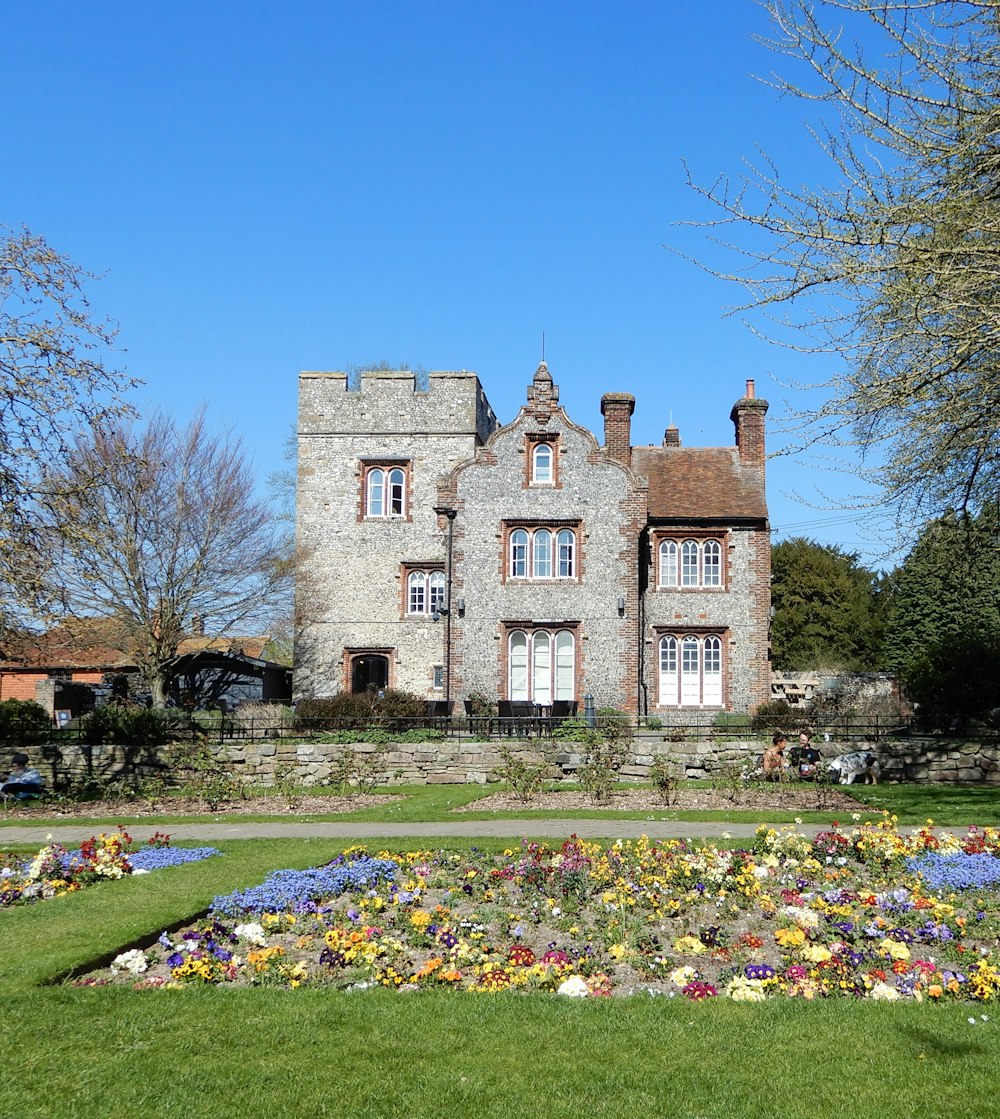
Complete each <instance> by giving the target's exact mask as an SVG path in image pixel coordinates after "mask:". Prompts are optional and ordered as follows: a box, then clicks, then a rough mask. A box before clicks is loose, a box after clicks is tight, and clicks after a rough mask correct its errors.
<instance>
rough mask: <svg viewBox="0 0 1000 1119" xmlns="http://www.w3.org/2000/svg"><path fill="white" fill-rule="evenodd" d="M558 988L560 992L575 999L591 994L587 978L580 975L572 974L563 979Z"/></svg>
mask: <svg viewBox="0 0 1000 1119" xmlns="http://www.w3.org/2000/svg"><path fill="white" fill-rule="evenodd" d="M557 990H558V994H560V995H569V997H570V998H574V999H582V998H586V997H587V995H589V994H590V991H589V990H588V989H587V982H586V980H585V979H583V978H582V976H579V975H571V976H570V977H569V979H565V980H563V982H562V983H560V984H559V987H558V989H557Z"/></svg>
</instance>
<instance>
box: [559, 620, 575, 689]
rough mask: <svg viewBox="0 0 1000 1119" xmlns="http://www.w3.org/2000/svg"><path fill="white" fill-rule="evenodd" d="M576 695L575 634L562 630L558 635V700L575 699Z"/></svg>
mask: <svg viewBox="0 0 1000 1119" xmlns="http://www.w3.org/2000/svg"><path fill="white" fill-rule="evenodd" d="M575 695H576V659H575V656H574V641H573V634H572V633H570V631H569V630H568V629H561V630H559V632H558V633H557V634H556V689H555V698H556V699H573V697H574V696H575Z"/></svg>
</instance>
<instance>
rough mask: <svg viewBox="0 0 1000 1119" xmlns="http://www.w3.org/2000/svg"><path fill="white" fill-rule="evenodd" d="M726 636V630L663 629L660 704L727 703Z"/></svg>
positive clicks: (659, 653) (659, 660)
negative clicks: (724, 655) (674, 630)
mask: <svg viewBox="0 0 1000 1119" xmlns="http://www.w3.org/2000/svg"><path fill="white" fill-rule="evenodd" d="M724 636H725V630H712V631H709V630H696V631H694V632H691V631H683V630H680V631H676V632H673V631H660V632H659V635H658V640H657V644H656V653H657V658H656V663H657V704H658V706H660V707H724V706H725V694H726V685H725V668H726V666H725V664H724V657H723V654H724V649H725V641H724Z"/></svg>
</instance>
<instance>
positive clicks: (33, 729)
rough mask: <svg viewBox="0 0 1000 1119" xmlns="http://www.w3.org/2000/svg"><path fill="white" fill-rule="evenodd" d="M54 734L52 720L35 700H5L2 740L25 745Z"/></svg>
mask: <svg viewBox="0 0 1000 1119" xmlns="http://www.w3.org/2000/svg"><path fill="white" fill-rule="evenodd" d="M51 733H52V718H51V716H50V715H49V713H48V711H46V710H45V708H44V707H42V705H41V704H40V703H35V701H34V700H33V699H5V700H4V701H3V702H2V703H0V740H2V741H3V742H7V743H12V744H17V745H24V744H28V743H32V742H38V741H39V740H40V739H42V738H44V737H46V736H47V735H49V734H51Z"/></svg>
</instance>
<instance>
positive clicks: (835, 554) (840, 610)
mask: <svg viewBox="0 0 1000 1119" xmlns="http://www.w3.org/2000/svg"><path fill="white" fill-rule="evenodd" d="M771 570H772V574H773V580H772V586H771V602H772V605H773V607H774V621H773V623H772V625H771V657H772V662H773V664H774V667H775V668H779V669H782V670H784V671H800V670H803V669H811V668H826V669H837V668H841V669H843V668H846V669H874V668H877V667H879V664H880V646H881V639H882V615H883V605H882V604H883V597H884V596H883V594H882V593H881V588H882V581H881V579H880V577H879V575H878V574H877V573H876V572H873V571H869V570H868V569H867V568H865V567H863V566H862V565H861V564H859V563H858V557H857V556H856V555H854V554H852V553H850V552H844V551H841V549H840V548H837V547H836V546H832V545H824V544H818V543H816V542H815V541H814V540H808V539H807V538H806V537H804V536H797V537H793V538H792V539H791V540H785V541H783V542H782V543H780V544H778V545H776V546H775V547H774V548H773V549H772V552H771Z"/></svg>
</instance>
